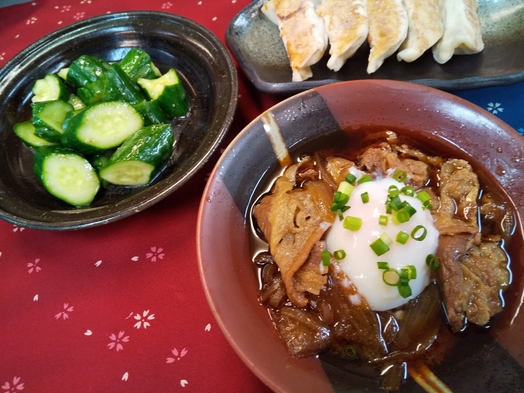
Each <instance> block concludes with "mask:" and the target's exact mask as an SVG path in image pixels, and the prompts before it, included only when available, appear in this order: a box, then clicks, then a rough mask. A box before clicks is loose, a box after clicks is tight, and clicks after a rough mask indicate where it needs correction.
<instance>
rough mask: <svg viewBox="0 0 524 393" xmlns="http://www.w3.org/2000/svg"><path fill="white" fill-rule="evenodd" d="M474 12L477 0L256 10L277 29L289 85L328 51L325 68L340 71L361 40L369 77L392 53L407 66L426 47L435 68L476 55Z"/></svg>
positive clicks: (302, 2)
mask: <svg viewBox="0 0 524 393" xmlns="http://www.w3.org/2000/svg"><path fill="white" fill-rule="evenodd" d="M477 10H478V5H477V1H476V0H367V1H364V0H344V1H342V0H268V1H267V2H266V3H264V4H263V6H262V9H261V11H262V13H264V14H265V15H266V16H267V18H268V19H269V20H270V21H271V22H273V23H275V24H276V25H277V26H278V28H279V31H280V37H281V39H282V41H283V43H284V46H285V48H286V52H287V55H288V59H289V63H290V66H291V69H292V73H293V75H292V80H293V81H294V82H299V81H303V80H306V79H308V78H310V77H312V76H313V73H312V70H311V66H313V65H314V64H316V63H318V62H319V61H320V60H321V59H322V57H323V55H324V53H325V52H326V50H327V49H328V47H329V54H330V57H329V60H328V61H327V67H328V68H329V69H331V70H333V71H338V70H340V69H341V68H342V67H343V66H344V64H345V63H346V61H347V60H348V59H350V58H351V57H352V56H353V55H354V54H355V52H356V51H357V50H358V49H359V48H360V47H362V46H363V44H364V43H365V41H366V39H367V42H368V44H369V57H368V66H367V70H366V71H367V72H368V73H369V74H372V73H374V72H375V71H377V70H378V69H379V68H380V67H381V65H382V64H383V62H384V60H386V59H387V58H388V57H390V56H392V55H393V54H394V53H397V52H398V53H397V60H398V61H405V62H412V61H415V60H416V59H418V58H419V57H420V56H422V55H423V54H424V53H425V52H426V51H427V50H429V49H431V50H432V52H433V58H434V59H435V61H437V62H438V63H440V64H444V63H446V62H448V61H449V60H450V59H451V57H452V56H453V55H457V54H474V53H478V52H480V51H482V50H483V49H484V42H483V40H482V27H481V24H480V19H479V16H478V12H477Z"/></svg>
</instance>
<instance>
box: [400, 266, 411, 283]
mask: <svg viewBox="0 0 524 393" xmlns="http://www.w3.org/2000/svg"><path fill="white" fill-rule="evenodd" d="M399 276H400V279H399V283H398V284H399V285H409V272H408V269H406V268H405V267H403V268H402V269H400V274H399Z"/></svg>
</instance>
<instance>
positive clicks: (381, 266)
mask: <svg viewBox="0 0 524 393" xmlns="http://www.w3.org/2000/svg"><path fill="white" fill-rule="evenodd" d="M377 266H378V268H379V269H389V263H387V262H377Z"/></svg>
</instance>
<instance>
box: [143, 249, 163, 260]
mask: <svg viewBox="0 0 524 393" xmlns="http://www.w3.org/2000/svg"><path fill="white" fill-rule="evenodd" d="M146 258H147V259H150V260H151V262H156V261H157V260H158V259H164V249H163V248H162V247H156V246H153V247H151V252H148V253H147V254H146Z"/></svg>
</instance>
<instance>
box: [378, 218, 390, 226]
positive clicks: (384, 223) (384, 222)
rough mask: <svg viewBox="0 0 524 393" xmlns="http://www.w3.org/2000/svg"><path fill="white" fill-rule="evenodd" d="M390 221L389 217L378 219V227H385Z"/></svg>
mask: <svg viewBox="0 0 524 393" xmlns="http://www.w3.org/2000/svg"><path fill="white" fill-rule="evenodd" d="M388 220H389V219H388V216H380V217H379V218H378V225H382V226H384V227H385V226H386V225H388Z"/></svg>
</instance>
